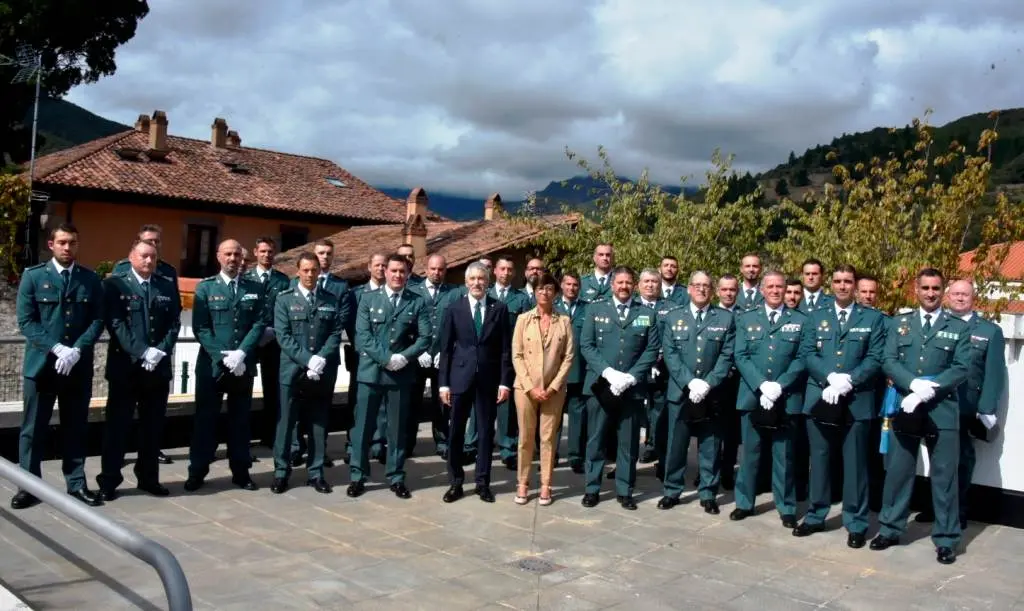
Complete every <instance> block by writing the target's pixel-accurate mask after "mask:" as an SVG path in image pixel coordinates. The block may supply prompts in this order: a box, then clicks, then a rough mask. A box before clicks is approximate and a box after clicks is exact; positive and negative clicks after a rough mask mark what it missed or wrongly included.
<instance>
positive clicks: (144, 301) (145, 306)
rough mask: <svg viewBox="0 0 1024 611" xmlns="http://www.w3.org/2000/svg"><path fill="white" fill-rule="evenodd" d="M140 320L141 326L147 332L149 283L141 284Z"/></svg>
mask: <svg viewBox="0 0 1024 611" xmlns="http://www.w3.org/2000/svg"><path fill="white" fill-rule="evenodd" d="M142 318H143V324H145V325H146V331H149V281H148V280H147V281H144V282H143V283H142Z"/></svg>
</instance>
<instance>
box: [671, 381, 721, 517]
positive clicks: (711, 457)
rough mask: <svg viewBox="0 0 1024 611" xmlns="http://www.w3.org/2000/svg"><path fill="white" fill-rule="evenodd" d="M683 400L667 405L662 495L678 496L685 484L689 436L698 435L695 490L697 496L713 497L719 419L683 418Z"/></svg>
mask: <svg viewBox="0 0 1024 611" xmlns="http://www.w3.org/2000/svg"><path fill="white" fill-rule="evenodd" d="M683 407H684V406H683V404H682V403H675V402H673V401H670V402H669V403H668V405H667V406H666V410H665V411H666V418H665V420H666V423H665V424H666V425H667V427H666V428H667V429H668V431H667V434H666V438H667V442H666V444H665V446H664V447H665V451H664V456H662V457H660V460H663V461H664V462H662V464H663V465H665V481H664V488H663V489H664V492H663V494H664V495H665V496H669V497H672V498H679V495H681V494H682V493H683V490H684V489H685V488H686V459H687V455H688V454H689V449H690V437H696V438H697V469H698V472H699V473H700V486H699V488H698V494H699V495H700V500H702V501H710V500H714V498H715V495H717V494H718V480H719V463H718V425H719V423H718V421H717V420H716V419H714V418H709V419H707V420H701V421H699V422H687V421H686V420H684V419H683V411H684V410H683Z"/></svg>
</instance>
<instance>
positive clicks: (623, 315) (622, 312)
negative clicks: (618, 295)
mask: <svg viewBox="0 0 1024 611" xmlns="http://www.w3.org/2000/svg"><path fill="white" fill-rule="evenodd" d="M627 309H629V306H628V305H626V304H624V303H620V304H619V320H625V319H626V310H627Z"/></svg>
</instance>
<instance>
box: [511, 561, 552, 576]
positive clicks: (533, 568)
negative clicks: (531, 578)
mask: <svg viewBox="0 0 1024 611" xmlns="http://www.w3.org/2000/svg"><path fill="white" fill-rule="evenodd" d="M512 566H514V567H515V568H517V569H519V570H520V571H526V572H527V573H533V574H534V575H547V574H548V573H553V572H554V571H560V570H562V569H564V568H565V567H564V566H559V565H557V564H555V563H553V562H548V561H547V560H544V559H543V558H538V557H536V556H530V557H528V558H522V559H520V560H516V561H515V562H513V563H512Z"/></svg>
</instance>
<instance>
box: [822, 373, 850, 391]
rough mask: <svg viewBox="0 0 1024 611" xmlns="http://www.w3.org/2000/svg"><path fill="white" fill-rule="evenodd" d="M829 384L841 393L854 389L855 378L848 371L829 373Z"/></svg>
mask: <svg viewBox="0 0 1024 611" xmlns="http://www.w3.org/2000/svg"><path fill="white" fill-rule="evenodd" d="M826 379H827V380H828V384H829V386H832V387H833V388H834V389H835V390H836V391H837V392H838V393H839V394H840V395H845V394H846V393H848V392H850V391H851V390H853V378H851V377H850V374H848V373H830V374H828V378H826Z"/></svg>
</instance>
